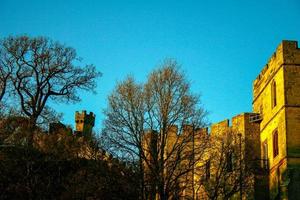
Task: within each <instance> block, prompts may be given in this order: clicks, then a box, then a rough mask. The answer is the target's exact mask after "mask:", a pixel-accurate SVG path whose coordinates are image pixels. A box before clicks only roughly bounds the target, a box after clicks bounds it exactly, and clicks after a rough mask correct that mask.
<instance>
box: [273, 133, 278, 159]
mask: <svg viewBox="0 0 300 200" xmlns="http://www.w3.org/2000/svg"><path fill="white" fill-rule="evenodd" d="M278 153H279V149H278V131H277V130H275V131H274V133H273V157H274V158H275V157H276V156H277V155H278Z"/></svg>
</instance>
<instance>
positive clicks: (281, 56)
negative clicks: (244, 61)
mask: <svg viewBox="0 0 300 200" xmlns="http://www.w3.org/2000/svg"><path fill="white" fill-rule="evenodd" d="M253 111H254V112H255V113H259V114H260V115H261V121H260V142H261V158H262V159H266V160H268V165H267V166H264V167H267V168H268V170H269V177H268V179H269V196H270V199H288V198H289V199H292V198H293V199H300V196H299V195H300V183H299V169H300V167H299V166H300V49H299V48H298V45H297V42H296V41H282V43H281V44H280V45H279V46H278V48H277V50H276V52H275V53H274V54H273V56H272V57H271V59H270V60H269V62H268V64H267V65H266V66H265V67H264V68H263V70H262V71H261V73H260V74H259V75H258V77H257V78H256V80H254V83H253ZM264 165H266V163H264ZM297 194H298V197H296V196H297ZM295 195H296V196H295Z"/></svg>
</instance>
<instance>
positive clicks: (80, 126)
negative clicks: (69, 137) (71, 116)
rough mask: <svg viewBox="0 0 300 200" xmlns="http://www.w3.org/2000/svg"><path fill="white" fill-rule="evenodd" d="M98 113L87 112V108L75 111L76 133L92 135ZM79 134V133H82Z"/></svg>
mask: <svg viewBox="0 0 300 200" xmlns="http://www.w3.org/2000/svg"><path fill="white" fill-rule="evenodd" d="M95 118H96V115H95V114H94V113H93V112H90V113H89V114H87V112H86V111H85V110H83V111H82V112H78V111H76V112H75V123H76V130H75V132H76V133H80V134H81V135H91V133H92V129H93V126H94V125H95ZM80 134H78V135H80Z"/></svg>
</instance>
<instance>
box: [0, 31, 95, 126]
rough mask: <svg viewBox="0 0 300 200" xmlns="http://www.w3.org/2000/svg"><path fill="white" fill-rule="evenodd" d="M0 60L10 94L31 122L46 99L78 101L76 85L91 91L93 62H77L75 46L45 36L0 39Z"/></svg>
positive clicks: (93, 83) (39, 114)
mask: <svg viewBox="0 0 300 200" xmlns="http://www.w3.org/2000/svg"><path fill="white" fill-rule="evenodd" d="M0 49H1V56H0V59H1V61H0V63H1V65H2V66H4V67H5V68H7V69H9V72H10V76H9V79H10V82H11V84H12V88H13V94H14V95H15V96H16V97H17V99H18V101H19V102H20V104H19V105H20V109H21V111H22V113H23V114H25V115H26V116H27V117H28V118H29V122H30V124H31V126H35V124H36V123H37V121H38V119H39V118H40V117H41V116H43V114H45V111H47V110H48V111H49V109H47V108H48V107H47V103H48V102H49V100H52V101H54V102H57V101H62V102H77V101H79V100H80V96H79V95H78V94H77V91H78V90H79V89H83V90H88V91H94V88H95V87H96V81H95V79H96V78H97V77H98V76H99V75H100V73H99V72H97V71H96V68H95V66H93V65H86V66H80V62H79V61H80V60H79V59H78V57H77V55H76V51H75V49H73V48H71V47H67V46H65V45H62V44H60V43H58V42H54V41H52V40H50V39H48V38H45V37H32V38H31V37H28V36H19V37H8V38H4V39H3V40H1V43H0Z"/></svg>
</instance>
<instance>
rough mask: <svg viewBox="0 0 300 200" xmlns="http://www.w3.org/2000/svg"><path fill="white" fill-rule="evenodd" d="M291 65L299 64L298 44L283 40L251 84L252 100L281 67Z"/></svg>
mask: <svg viewBox="0 0 300 200" xmlns="http://www.w3.org/2000/svg"><path fill="white" fill-rule="evenodd" d="M291 64H296V65H299V64H300V49H299V48H298V42H297V41H289V40H283V41H282V42H281V44H280V45H279V46H278V47H277V49H276V51H275V53H274V54H273V55H272V56H271V58H270V59H269V61H268V63H267V64H266V65H265V67H264V68H263V69H262V71H261V72H260V74H259V75H258V76H257V78H256V79H255V80H254V82H253V93H254V99H255V98H256V96H257V95H258V94H259V92H260V90H261V88H262V87H263V86H261V84H262V83H266V82H268V80H269V79H271V78H272V77H273V75H274V74H275V73H276V72H277V70H278V69H279V68H280V67H281V65H291Z"/></svg>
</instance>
